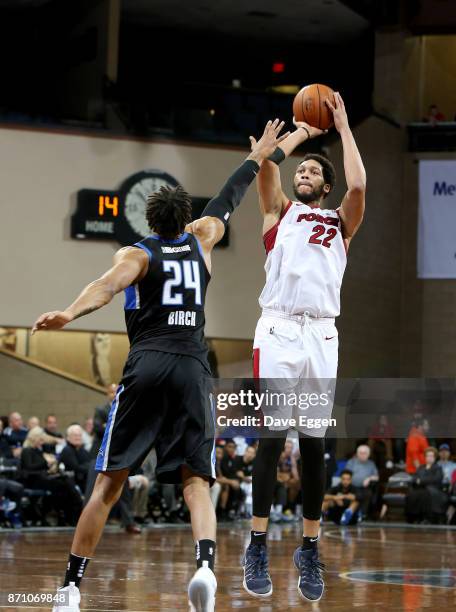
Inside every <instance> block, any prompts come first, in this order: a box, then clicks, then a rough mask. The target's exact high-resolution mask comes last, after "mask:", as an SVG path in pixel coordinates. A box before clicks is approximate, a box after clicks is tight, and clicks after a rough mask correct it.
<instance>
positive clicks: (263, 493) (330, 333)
mask: <svg viewBox="0 0 456 612" xmlns="http://www.w3.org/2000/svg"><path fill="white" fill-rule="evenodd" d="M326 103H327V105H328V107H329V108H330V109H331V111H332V113H333V118H334V124H335V128H336V130H337V131H338V132H339V134H340V137H341V140H342V146H343V156H344V169H345V179H346V182H347V187H348V189H347V192H346V194H345V196H344V198H343V200H342V203H341V204H340V206H339V208H337V209H336V210H330V209H325V208H324V207H323V203H324V199H325V198H326V196H328V195H329V193H330V192H331V190H332V189H333V187H334V183H335V171H334V167H333V165H332V164H331V162H330V161H329V160H328V159H327V158H325V157H323V156H321V155H315V154H313V153H309V154H307V155H305V156H304V158H303V160H302V161H301V162H300V163H299V164H298V167H297V169H296V173H295V176H294V180H293V191H294V196H295V199H294V201H290V200H289V198H288V197H287V196H286V195H285V194H284V192H283V191H282V186H281V181H280V172H279V167H278V164H279V163H280V162H281V161H282V160H283V159H285V157H288V156H289V155H290V153H292V151H294V149H295V148H296V147H297V146H298V145H300V144H302V143H304V142H305V141H306V140H307V139H309V138H315V137H317V136H319V135H320V134H322V133H323V132H322V131H321V130H319V129H317V128H315V127H312V126H310V125H308V124H307V123H303V122H295V125H296V128H297V129H296V131H294V132H293V133H292V134H290V136H288V137H287V138H286V139H285V140H284V141H283V143H281V145H280V147H278V148H277V149H276V151H275V152H274V153H273V155H272V156H271V157H270V158H269V159H268V160H265V161H264V162H263V163H262V165H261V170H260V172H259V174H258V179H257V184H258V191H259V199H260V208H261V210H262V213H263V240H264V246H265V249H266V253H267V260H266V264H265V270H266V284H265V286H264V289H263V291H262V293H261V296H260V299H259V303H260V306H261V308H262V315H261V317H260V319H259V321H258V325H257V328H256V332H255V340H254V376H256V377H258V378H261V379H267V380H271V379H282V380H283V379H287V380H288V381H299V380H300V379H301V380H303V379H312V383H311V384H316V385H317V386H318V384H319V381H327V380H333V381H334V380H335V379H336V376H337V362H338V335H337V329H336V327H335V324H334V319H335V317H337V316H338V315H339V311H340V288H341V283H342V277H343V274H344V270H345V266H346V256H347V251H348V248H349V245H350V242H351V240H352V238H353V236H354V235H355V234H356V232H357V230H358V228H359V226H360V224H361V222H362V219H363V214H364V206H365V192H366V173H365V170H364V166H363V163H362V160H361V156H360V154H359V151H358V148H357V146H356V143H355V139H354V137H353V134H352V132H351V130H350V127H349V123H348V119H347V113H346V111H345V106H344V102H343V100H342V98H341V96H340V95H339V94H338V93H336V94H335V96H334V104H332V103H331V102H329V100H326ZM252 145H253V146H255V140H254V139H252ZM284 384H286V383H285V382H284ZM331 410H332V402H331V403H330V405H329V407H328V408H327V409H326V414H325V415H324V416H328V417H330V416H331ZM278 429H279V430H280V428H278ZM287 431H288V428H284V429H283V434H280V435H279V437H277V435H276V437H269V438H266V437H265V438H262V439H261V440H260V443H259V448H258V452H257V457H256V460H255V465H254V469H253V520H252V531H251V542H250V545H249V546H248V548H247V550H246V554H245V559H244V588H245V589H246V590H247V592H248V593H250V594H251V595H254V596H258V597H267V596H269V595H271V593H272V589H273V587H272V581H271V577H270V575H269V569H268V551H267V545H266V536H267V528H268V519H269V513H270V508H271V504H272V501H273V493H274V486H275V483H276V470H277V462H278V459H279V456H280V454H281V452H282V450H283V447H284V442H285V439H286V435H287ZM298 431H299V447H300V452H301V465H302V476H301V486H302V499H303V542H302V546H300V547H299V548H297V549H296V551H295V553H294V558H293V561H294V564H295V566H296V568H297V570H298V572H299V582H298V591H299V593H300V595H301V596H302V597H303V598H304V599H306V600H309V601H318V600H319V599H320V598H321V597H322V595H323V590H324V582H323V576H322V569H323V564H322V563H320V561H319V558H318V548H317V543H318V535H319V525H320V516H321V507H322V502H323V497H324V487H325V462H324V435H325V432H326V429H325V428H324V429H323V430H322V429H320V430H318V431H315V430H314V429H310V428H306V427H305V426H304V427H300V428H299V429H298ZM276 434H277V432H276Z"/></svg>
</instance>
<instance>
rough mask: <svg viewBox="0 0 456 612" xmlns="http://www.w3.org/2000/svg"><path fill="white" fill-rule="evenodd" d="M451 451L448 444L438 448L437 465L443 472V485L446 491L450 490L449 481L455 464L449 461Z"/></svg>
mask: <svg viewBox="0 0 456 612" xmlns="http://www.w3.org/2000/svg"><path fill="white" fill-rule="evenodd" d="M450 457H451V449H450V445H449V444H441V445H440V446H439V460H438V461H437V464H438V465H440V467H441V468H442V472H443V485H444V487H445V488H447V489H448V490H449V489H450V488H451V481H452V477H453V472H454V471H455V470H456V463H455V462H454V461H450Z"/></svg>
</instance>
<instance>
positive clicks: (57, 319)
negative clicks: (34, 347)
mask: <svg viewBox="0 0 456 612" xmlns="http://www.w3.org/2000/svg"><path fill="white" fill-rule="evenodd" d="M72 320H73V318H72V317H71V315H69V314H68V313H67V312H62V311H60V310H54V311H53V312H45V313H44V314H42V315H41V316H40V317H38V319H37V320H36V321H35V323H34V324H33V327H32V333H31V335H32V336H33V334H34V333H35V332H37V331H43V330H44V331H46V330H49V329H62V327H65V325H66V324H67V323H70V322H71V321H72Z"/></svg>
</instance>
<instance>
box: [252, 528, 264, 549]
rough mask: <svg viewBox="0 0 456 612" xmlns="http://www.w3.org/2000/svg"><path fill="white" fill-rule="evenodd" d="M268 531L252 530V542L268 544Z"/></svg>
mask: <svg viewBox="0 0 456 612" xmlns="http://www.w3.org/2000/svg"><path fill="white" fill-rule="evenodd" d="M266 535H267V532H266V531H251V532H250V544H264V545H265V546H266Z"/></svg>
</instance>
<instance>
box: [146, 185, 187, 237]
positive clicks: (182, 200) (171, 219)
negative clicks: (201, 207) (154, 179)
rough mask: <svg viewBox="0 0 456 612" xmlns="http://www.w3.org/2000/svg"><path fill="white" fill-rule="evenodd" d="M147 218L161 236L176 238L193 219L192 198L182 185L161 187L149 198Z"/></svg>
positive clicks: (151, 226) (150, 225)
mask: <svg viewBox="0 0 456 612" xmlns="http://www.w3.org/2000/svg"><path fill="white" fill-rule="evenodd" d="M146 219H147V223H148V224H149V227H150V229H151V230H152V231H153V232H156V233H157V234H158V235H159V236H162V237H163V238H168V239H172V238H175V237H176V236H178V235H179V234H182V232H183V231H184V229H185V226H186V225H187V224H188V223H190V222H191V220H192V200H191V198H190V196H189V194H188V193H187V192H186V191H185V189H183V188H182V187H181V186H180V185H179V186H177V187H168V186H163V187H160V189H159V190H158V191H156V192H155V193H152V194H151V195H150V196H149V197H148V198H147V203H146Z"/></svg>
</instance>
